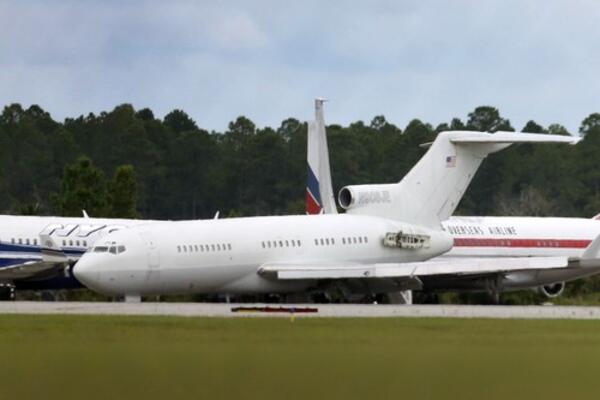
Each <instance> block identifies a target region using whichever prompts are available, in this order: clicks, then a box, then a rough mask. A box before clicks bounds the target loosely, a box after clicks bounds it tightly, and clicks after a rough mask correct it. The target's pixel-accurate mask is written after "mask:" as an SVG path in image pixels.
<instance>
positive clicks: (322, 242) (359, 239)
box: [315, 236, 369, 246]
mask: <svg viewBox="0 0 600 400" xmlns="http://www.w3.org/2000/svg"><path fill="white" fill-rule="evenodd" d="M363 243H369V239H367V237H366V236H349V237H343V238H342V244H363ZM334 244H335V239H334V238H320V239H315V246H333V245H334Z"/></svg>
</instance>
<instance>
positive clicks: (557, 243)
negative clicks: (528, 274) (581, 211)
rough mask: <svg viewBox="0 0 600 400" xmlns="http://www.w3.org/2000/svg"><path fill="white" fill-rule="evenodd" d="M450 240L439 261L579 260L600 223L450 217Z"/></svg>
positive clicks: (599, 230) (447, 224) (447, 223)
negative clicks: (452, 245) (449, 258)
mask: <svg viewBox="0 0 600 400" xmlns="http://www.w3.org/2000/svg"><path fill="white" fill-rule="evenodd" d="M442 225H443V227H444V230H445V231H446V232H448V233H449V234H450V235H452V237H453V238H454V247H453V248H452V250H450V251H449V252H448V253H446V254H444V255H443V257H477V258H485V257H535V256H567V257H579V256H581V254H582V253H583V252H584V250H585V249H586V248H587V247H588V246H589V245H590V243H591V242H592V241H593V240H594V239H595V238H596V237H597V236H598V235H600V221H599V220H595V219H585V218H555V217H451V218H450V219H448V220H446V221H444V222H443V223H442Z"/></svg>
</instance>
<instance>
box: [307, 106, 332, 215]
mask: <svg viewBox="0 0 600 400" xmlns="http://www.w3.org/2000/svg"><path fill="white" fill-rule="evenodd" d="M324 102H325V100H324V99H315V120H314V121H311V122H309V124H308V140H307V154H306V155H307V161H308V177H307V178H308V182H307V186H306V212H307V213H308V214H337V208H336V205H335V199H334V196H333V187H332V184H331V170H330V167H329V149H328V146H327V133H326V131H325V119H324V117H323V103H324Z"/></svg>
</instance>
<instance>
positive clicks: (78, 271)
mask: <svg viewBox="0 0 600 400" xmlns="http://www.w3.org/2000/svg"><path fill="white" fill-rule="evenodd" d="M97 258H98V255H95V254H94V253H85V254H84V255H83V256H82V257H81V258H80V259H79V261H77V263H76V264H75V266H74V267H73V275H74V276H75V279H77V280H78V281H79V282H81V283H82V284H83V285H84V286H86V287H88V288H90V289H92V290H95V291H101V287H100V268H99V265H98V264H99V262H98V261H99V260H97Z"/></svg>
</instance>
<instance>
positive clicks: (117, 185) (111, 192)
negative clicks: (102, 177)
mask: <svg viewBox="0 0 600 400" xmlns="http://www.w3.org/2000/svg"><path fill="white" fill-rule="evenodd" d="M108 199H109V204H110V212H109V216H110V217H112V218H137V217H138V213H137V183H136V178H135V171H134V169H133V166H131V165H121V166H119V167H118V168H117V170H116V171H115V176H114V178H113V179H112V180H111V181H110V183H109V184H108Z"/></svg>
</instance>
